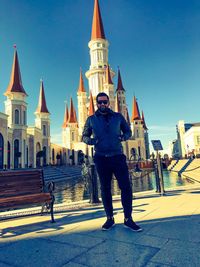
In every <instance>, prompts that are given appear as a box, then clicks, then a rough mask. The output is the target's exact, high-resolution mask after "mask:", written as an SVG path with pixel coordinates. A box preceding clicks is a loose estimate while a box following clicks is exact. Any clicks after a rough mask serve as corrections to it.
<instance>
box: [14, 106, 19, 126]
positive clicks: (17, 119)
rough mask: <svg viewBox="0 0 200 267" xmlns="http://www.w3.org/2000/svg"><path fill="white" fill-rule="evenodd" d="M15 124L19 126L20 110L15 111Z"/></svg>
mask: <svg viewBox="0 0 200 267" xmlns="http://www.w3.org/2000/svg"><path fill="white" fill-rule="evenodd" d="M15 124H19V110H18V109H15Z"/></svg>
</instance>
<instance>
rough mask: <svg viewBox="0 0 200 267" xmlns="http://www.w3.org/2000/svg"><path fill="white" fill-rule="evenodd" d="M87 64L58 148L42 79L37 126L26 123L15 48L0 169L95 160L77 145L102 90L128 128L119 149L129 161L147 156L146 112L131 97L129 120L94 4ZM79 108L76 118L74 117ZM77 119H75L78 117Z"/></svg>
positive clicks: (0, 133) (0, 119)
mask: <svg viewBox="0 0 200 267" xmlns="http://www.w3.org/2000/svg"><path fill="white" fill-rule="evenodd" d="M88 46H89V55H90V66H89V69H88V70H87V71H86V73H85V76H86V78H87V79H88V90H86V87H85V85H84V81H83V73H82V70H80V80H79V86H78V89H77V100H78V106H77V109H75V107H74V104H73V99H72V98H71V99H70V106H69V107H68V106H67V105H66V107H65V112H64V121H63V124H62V146H60V145H56V144H52V143H51V140H50V126H51V122H50V112H49V110H48V108H47V104H46V99H45V89H44V83H43V81H40V92H39V100H38V106H37V108H36V111H35V125H34V126H28V124H27V102H28V95H27V93H26V90H25V89H24V87H23V84H22V79H21V72H20V65H19V60H18V53H17V50H16V48H15V51H14V59H13V66H12V72H11V77H10V83H9V85H8V87H7V89H6V91H5V94H4V95H5V96H6V101H5V112H4V113H2V112H0V169H2V168H19V167H22V168H24V167H38V166H43V165H46V164H50V163H51V164H57V163H59V164H78V162H79V159H80V157H81V156H82V153H84V154H85V155H88V156H89V158H92V156H93V153H94V151H93V147H92V146H87V145H86V144H84V143H83V142H81V136H82V131H83V127H84V124H85V121H86V119H87V117H88V116H91V115H93V114H94V112H95V109H96V105H95V103H96V96H97V94H98V93H99V92H105V93H107V94H108V95H109V98H110V108H111V109H112V110H113V111H116V112H120V113H122V115H123V116H124V117H125V119H126V120H127V122H128V124H129V125H130V127H131V130H132V137H131V138H130V140H128V141H126V142H123V143H122V144H123V150H124V153H125V154H126V155H127V157H128V158H130V157H131V155H134V157H135V158H136V159H139V158H141V159H144V160H145V159H148V158H149V140H148V129H147V126H146V123H145V119H144V113H143V112H142V116H141V115H140V110H139V106H138V101H137V99H136V97H135V96H134V97H133V106H132V116H131V119H130V117H129V112H128V107H127V103H126V90H125V88H124V86H123V82H122V77H121V73H120V70H119V68H118V71H117V74H118V82H117V86H116V87H115V85H114V83H113V77H114V76H115V71H114V70H113V69H112V67H111V66H110V64H109V58H108V52H109V42H108V40H107V39H106V36H105V32H104V26H103V20H102V17H101V12H100V7H99V2H98V0H94V13H93V22H92V33H91V39H90V41H89V43H88ZM76 110H77V114H76ZM77 115H78V116H77Z"/></svg>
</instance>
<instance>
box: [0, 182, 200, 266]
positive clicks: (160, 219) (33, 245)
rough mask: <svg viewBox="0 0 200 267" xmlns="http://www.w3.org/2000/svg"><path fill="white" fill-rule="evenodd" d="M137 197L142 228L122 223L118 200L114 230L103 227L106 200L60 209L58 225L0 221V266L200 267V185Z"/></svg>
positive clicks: (41, 219) (40, 220) (43, 219)
mask: <svg viewBox="0 0 200 267" xmlns="http://www.w3.org/2000/svg"><path fill="white" fill-rule="evenodd" d="M134 197H135V199H134V212H133V217H134V220H135V221H136V222H137V223H139V224H140V225H141V227H142V228H143V231H142V232H140V233H135V232H132V231H130V230H129V229H127V228H124V227H123V210H122V208H121V203H120V201H119V199H116V200H115V201H114V208H115V221H116V226H115V227H114V228H112V229H111V230H110V231H101V225H102V224H103V223H104V221H105V217H104V216H105V215H104V211H103V208H102V205H95V206H91V205H89V204H85V205H84V206H82V207H78V208H75V207H74V208H73V209H70V208H66V209H64V208H62V209H61V208H60V209H57V211H56V212H55V219H56V223H54V224H52V223H51V222H50V220H49V219H50V216H49V215H44V216H39V215H34V216H28V217H26V216H24V217H22V218H16V219H9V220H3V221H1V222H0V231H1V237H0V267H8V266H20V267H21V266H23V267H27V266H34V267H37V266H39V267H46V266H48V267H49V266H53V267H57V266H63V267H64V266H68V267H84V266H90V267H104V266H105V267H107V266H108V267H112V266H115V267H123V266H126V267H129V266H131V267H137V266H148V267H156V266H181V267H183V266H184V267H185V266H191V267H197V266H198V267H199V266H200V188H197V187H196V188H195V187H190V188H189V189H188V188H181V189H180V187H179V189H178V190H172V191H168V192H167V194H166V195H165V196H163V197H160V196H158V195H156V194H155V193H153V192H150V193H137V194H134ZM63 207H64V206H63Z"/></svg>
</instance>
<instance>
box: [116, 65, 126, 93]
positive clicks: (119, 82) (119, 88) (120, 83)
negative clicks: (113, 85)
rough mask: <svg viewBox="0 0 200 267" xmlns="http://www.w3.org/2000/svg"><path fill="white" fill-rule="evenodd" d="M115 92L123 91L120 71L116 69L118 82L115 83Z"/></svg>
mask: <svg viewBox="0 0 200 267" xmlns="http://www.w3.org/2000/svg"><path fill="white" fill-rule="evenodd" d="M116 91H125V89H124V87H123V84H122V78H121V74H120V69H119V68H118V82H117V90H116Z"/></svg>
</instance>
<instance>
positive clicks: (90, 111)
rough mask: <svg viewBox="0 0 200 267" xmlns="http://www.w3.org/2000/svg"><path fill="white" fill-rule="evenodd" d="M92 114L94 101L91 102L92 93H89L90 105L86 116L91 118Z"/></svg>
mask: <svg viewBox="0 0 200 267" xmlns="http://www.w3.org/2000/svg"><path fill="white" fill-rule="evenodd" d="M94 113H95V108H94V101H93V96H92V92H91V91H90V104H89V109H88V116H92V115H93V114H94Z"/></svg>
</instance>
